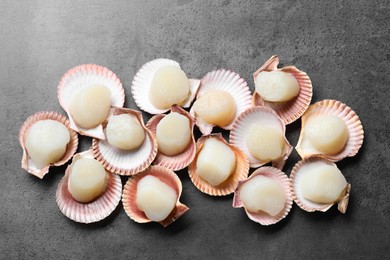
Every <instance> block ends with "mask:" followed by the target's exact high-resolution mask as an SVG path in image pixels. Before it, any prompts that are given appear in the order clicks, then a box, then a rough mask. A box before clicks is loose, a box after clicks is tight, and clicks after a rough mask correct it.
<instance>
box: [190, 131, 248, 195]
mask: <svg viewBox="0 0 390 260" xmlns="http://www.w3.org/2000/svg"><path fill="white" fill-rule="evenodd" d="M208 138H215V139H217V140H218V141H220V142H222V143H224V144H226V145H228V146H229V147H230V148H231V149H232V150H233V152H234V153H235V155H236V169H235V171H234V172H233V173H232V175H231V176H229V178H228V179H227V180H226V181H224V182H223V183H221V184H220V185H218V186H212V185H210V184H209V183H208V182H207V181H205V180H203V179H202V178H201V177H199V176H198V174H196V161H197V158H198V155H199V153H200V151H202V148H203V145H204V143H205V142H206V140H207V139H208ZM196 148H197V149H196V150H197V151H196V155H195V158H194V160H193V161H192V163H191V164H190V165H189V166H188V173H189V175H190V178H191V181H192V183H193V184H194V185H195V187H197V188H198V189H199V190H200V191H201V192H203V193H206V194H208V195H211V196H225V195H229V194H231V193H233V192H234V190H235V189H236V188H237V185H238V183H239V181H242V180H244V179H245V178H246V177H248V172H249V162H248V159H247V158H246V156H245V154H244V153H243V152H242V151H241V150H240V149H238V148H237V147H235V146H233V145H232V144H229V143H228V142H226V140H225V139H224V138H223V137H222V134H221V133H217V134H210V135H206V136H202V137H201V138H199V139H198V141H197V143H196Z"/></svg>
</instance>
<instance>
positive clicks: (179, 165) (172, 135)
mask: <svg viewBox="0 0 390 260" xmlns="http://www.w3.org/2000/svg"><path fill="white" fill-rule="evenodd" d="M168 115H171V116H172V115H173V116H174V118H173V119H172V120H171V121H172V122H170V121H166V125H160V122H162V121H163V119H164V118H165V119H167V117H166V116H167V115H165V114H158V115H155V116H153V117H152V118H151V119H150V120H149V121H148V123H147V124H146V127H147V128H148V129H149V130H150V131H152V133H153V134H154V135H156V132H157V127H158V126H159V125H160V127H161V126H163V127H164V128H165V129H161V139H162V140H161V141H160V142H161V143H159V139H160V136H156V139H157V142H158V149H159V150H158V153H157V156H156V159H155V160H154V162H153V164H155V165H160V166H164V167H166V168H168V169H171V170H173V171H178V170H181V169H184V168H185V167H187V166H188V165H189V164H190V163H191V162H192V160H193V159H194V157H195V153H196V144H195V137H194V134H193V129H194V119H193V118H192V116H191V115H190V114H189V113H188V112H187V111H185V110H184V109H182V108H181V107H179V106H173V107H172V108H171V112H170V114H168ZM175 120H179V121H180V122H179V123H181V124H180V125H181V127H180V129H179V127H178V126H177V125H171V124H174V123H175ZM162 123H164V121H163V122H162ZM168 124H170V125H168ZM164 130H165V131H164ZM166 139H167V140H166ZM185 143H187V144H185ZM164 146H165V147H167V148H165V149H167V150H168V152H169V154H167V153H166V152H165V153H164V151H162V149H161V147H164ZM173 148H174V149H173ZM171 150H173V151H171Z"/></svg>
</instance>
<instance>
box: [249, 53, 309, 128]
mask: <svg viewBox="0 0 390 260" xmlns="http://www.w3.org/2000/svg"><path fill="white" fill-rule="evenodd" d="M278 64H279V58H278V56H276V55H274V56H272V57H271V58H270V59H269V60H268V61H267V62H266V63H264V65H263V66H261V67H260V68H259V69H258V70H257V71H256V72H255V73H254V74H253V78H254V82H255V92H254V93H253V96H252V105H253V106H266V107H270V108H272V109H273V110H275V112H276V114H277V115H278V116H279V117H280V118H281V119H282V120H283V122H284V123H285V124H286V125H287V124H291V123H292V122H294V121H296V120H297V119H298V118H300V117H301V116H302V115H303V113H305V111H306V109H307V108H308V107H309V105H310V102H311V99H312V96H313V86H312V83H311V80H310V78H309V76H308V75H307V74H306V73H305V72H303V71H300V70H298V69H297V68H296V67H294V66H287V67H283V68H281V69H278Z"/></svg>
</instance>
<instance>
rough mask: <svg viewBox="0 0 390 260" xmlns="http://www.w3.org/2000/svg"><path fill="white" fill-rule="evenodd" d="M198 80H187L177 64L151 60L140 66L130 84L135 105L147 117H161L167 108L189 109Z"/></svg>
mask: <svg viewBox="0 0 390 260" xmlns="http://www.w3.org/2000/svg"><path fill="white" fill-rule="evenodd" d="M199 85H200V80H198V79H189V78H187V75H186V73H185V72H184V71H183V70H182V69H181V68H180V64H179V63H177V62H176V61H173V60H170V59H155V60H152V61H150V62H148V63H146V64H145V65H143V66H142V67H141V69H140V70H139V71H138V72H137V73H136V75H135V76H134V79H133V82H132V83H131V93H132V95H133V98H134V101H135V103H136V104H137V106H138V107H139V108H140V109H142V110H143V111H145V112H148V113H149V114H163V113H165V112H167V111H169V110H170V108H171V106H173V105H178V106H182V107H184V108H188V107H190V105H191V103H192V101H193V100H194V98H195V95H196V93H197V91H198V88H199Z"/></svg>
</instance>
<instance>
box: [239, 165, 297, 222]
mask: <svg viewBox="0 0 390 260" xmlns="http://www.w3.org/2000/svg"><path fill="white" fill-rule="evenodd" d="M292 202H293V199H292V194H291V191H290V187H289V179H288V177H287V175H286V174H285V173H284V172H282V171H281V170H279V169H277V168H274V167H261V168H259V169H257V170H256V171H254V172H253V173H252V174H251V176H250V177H249V178H247V179H246V180H243V181H240V183H239V184H238V187H237V190H236V191H235V192H234V198H233V207H234V208H241V207H244V209H245V212H246V214H247V215H248V217H249V218H250V219H251V220H253V221H254V222H257V223H260V224H262V225H272V224H275V223H277V222H279V221H280V220H282V219H284V218H285V217H286V216H287V214H288V213H289V212H290V210H291V207H292Z"/></svg>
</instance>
